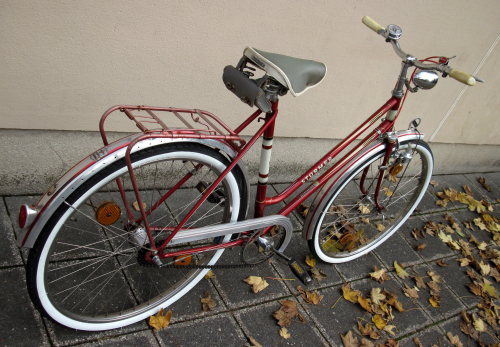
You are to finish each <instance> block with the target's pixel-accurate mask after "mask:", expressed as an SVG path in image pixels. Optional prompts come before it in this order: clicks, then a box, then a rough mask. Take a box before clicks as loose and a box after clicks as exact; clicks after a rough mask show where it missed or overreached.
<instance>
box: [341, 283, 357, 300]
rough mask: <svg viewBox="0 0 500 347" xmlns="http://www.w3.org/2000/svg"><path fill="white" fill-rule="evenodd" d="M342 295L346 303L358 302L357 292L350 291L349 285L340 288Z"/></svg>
mask: <svg viewBox="0 0 500 347" xmlns="http://www.w3.org/2000/svg"><path fill="white" fill-rule="evenodd" d="M342 294H343V296H344V299H346V300H347V301H350V302H353V303H357V302H358V299H357V298H358V295H359V294H360V291H359V290H352V289H351V284H350V283H349V284H345V285H343V286H342Z"/></svg>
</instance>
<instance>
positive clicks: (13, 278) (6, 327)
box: [0, 267, 50, 346]
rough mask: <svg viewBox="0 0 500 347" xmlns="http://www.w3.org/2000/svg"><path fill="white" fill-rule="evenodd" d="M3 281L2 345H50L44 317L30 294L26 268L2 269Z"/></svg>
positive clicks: (0, 293) (0, 296)
mask: <svg viewBox="0 0 500 347" xmlns="http://www.w3.org/2000/svg"><path fill="white" fill-rule="evenodd" d="M0 284H1V287H0V302H2V309H1V311H0V326H1V331H2V334H1V336H0V344H1V345H3V346H50V342H49V339H48V337H47V333H46V330H45V326H44V324H43V320H42V318H41V316H40V314H39V313H38V311H37V310H36V309H35V308H34V306H33V304H32V303H31V300H30V298H29V296H28V292H27V289H26V281H25V273H24V268H23V267H14V268H9V269H2V270H0Z"/></svg>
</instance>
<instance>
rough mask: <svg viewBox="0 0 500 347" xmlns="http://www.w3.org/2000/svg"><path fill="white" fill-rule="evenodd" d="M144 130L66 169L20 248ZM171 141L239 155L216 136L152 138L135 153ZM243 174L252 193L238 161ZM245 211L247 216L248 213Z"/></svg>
mask: <svg viewBox="0 0 500 347" xmlns="http://www.w3.org/2000/svg"><path fill="white" fill-rule="evenodd" d="M142 135H143V133H138V134H134V135H131V136H127V137H124V138H122V139H120V140H118V141H116V142H113V143H111V144H109V145H107V146H104V147H102V148H101V149H99V150H98V151H96V152H94V153H92V154H91V155H89V156H88V157H86V158H84V159H83V160H82V161H80V162H79V163H78V164H76V165H75V166H74V167H73V168H71V169H70V170H69V171H68V172H66V173H65V174H64V175H63V176H62V177H61V178H60V179H59V180H58V181H57V182H56V183H55V184H53V185H52V186H51V187H50V188H49V189H48V190H47V192H46V193H45V194H44V195H43V196H42V197H41V198H40V200H39V201H38V202H37V203H36V205H35V206H31V208H32V209H33V210H34V211H36V217H35V218H34V221H33V223H31V225H29V226H27V227H25V228H24V229H23V230H21V232H20V234H19V236H18V238H17V245H18V246H19V247H27V248H31V247H33V245H34V244H35V241H36V239H37V238H38V236H39V235H40V232H41V231H42V229H43V227H44V226H45V224H46V223H47V221H48V220H49V218H50V216H52V214H53V213H54V212H55V211H56V210H57V208H58V207H59V206H60V205H61V204H62V203H63V202H64V200H65V199H66V197H68V196H69V195H70V194H71V193H72V192H74V191H75V190H76V189H77V188H78V187H80V186H81V185H82V184H83V183H85V182H86V181H87V180H88V179H89V178H91V177H92V176H93V175H94V174H96V173H97V172H99V171H101V170H102V169H104V168H106V167H107V166H109V165H110V164H112V163H114V162H116V161H117V160H120V159H121V158H123V157H124V156H125V152H126V150H127V147H128V145H129V144H130V143H131V142H132V141H134V140H135V139H136V138H137V137H139V136H142ZM170 142H196V143H199V144H202V145H204V146H208V147H212V148H216V149H218V150H220V151H221V152H223V153H225V154H226V156H227V157H228V159H229V160H232V159H234V158H235V157H236V155H237V153H236V152H235V151H234V150H233V149H232V148H231V147H229V146H228V145H226V144H225V143H223V142H221V141H218V140H214V139H185V138H153V139H147V140H144V141H141V142H139V143H138V146H134V148H133V149H132V153H133V152H136V151H137V150H139V149H144V148H148V147H154V146H159V145H163V144H166V143H170ZM237 165H238V166H239V168H240V169H241V171H242V173H243V175H244V177H245V181H246V182H245V184H246V185H247V192H250V183H249V180H248V170H247V168H246V166H245V164H244V163H243V161H241V160H240V161H239V162H238V164H237ZM247 199H248V202H249V201H250V194H247ZM248 206H249V203H247V211H246V213H248ZM246 213H245V216H246Z"/></svg>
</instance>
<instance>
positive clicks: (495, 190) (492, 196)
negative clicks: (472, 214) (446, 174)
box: [465, 173, 500, 203]
mask: <svg viewBox="0 0 500 347" xmlns="http://www.w3.org/2000/svg"><path fill="white" fill-rule="evenodd" d="M465 177H466V178H467V179H468V180H469V182H470V184H469V186H475V187H476V188H477V190H479V191H480V192H481V194H482V195H483V196H485V197H487V198H488V200H489V201H491V202H493V203H498V201H497V199H500V174H499V173H475V174H466V175H465ZM480 177H481V178H484V179H486V184H488V185H489V186H490V189H491V192H488V191H487V190H486V189H485V188H484V187H483V186H482V185H481V183H479V181H478V179H479V178H480ZM476 199H477V198H476Z"/></svg>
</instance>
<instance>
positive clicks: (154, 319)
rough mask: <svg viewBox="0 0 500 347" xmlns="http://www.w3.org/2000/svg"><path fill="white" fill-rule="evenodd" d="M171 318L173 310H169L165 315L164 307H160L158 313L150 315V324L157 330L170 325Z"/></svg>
mask: <svg viewBox="0 0 500 347" xmlns="http://www.w3.org/2000/svg"><path fill="white" fill-rule="evenodd" d="M171 318H172V311H168V312H167V313H166V314H165V315H163V309H160V311H159V312H158V313H157V314H155V315H154V316H150V317H149V325H150V326H152V327H153V328H155V330H160V329H163V328H166V327H168V325H169V324H170V319H171Z"/></svg>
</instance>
